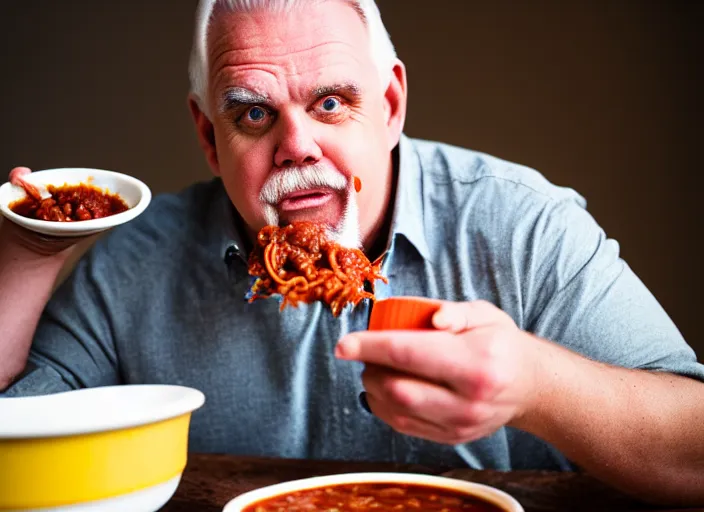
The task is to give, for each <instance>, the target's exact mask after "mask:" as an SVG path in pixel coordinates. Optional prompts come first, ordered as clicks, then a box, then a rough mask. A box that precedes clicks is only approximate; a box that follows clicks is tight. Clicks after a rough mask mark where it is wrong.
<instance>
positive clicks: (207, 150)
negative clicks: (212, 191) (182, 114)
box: [188, 94, 220, 176]
mask: <svg viewBox="0 0 704 512" xmlns="http://www.w3.org/2000/svg"><path fill="white" fill-rule="evenodd" d="M188 108H189V109H190V111H191V117H193V122H194V123H195V125H196V133H197V135H198V142H199V143H200V147H201V149H202V150H203V153H204V154H205V159H206V160H207V162H208V165H209V166H210V170H211V171H212V173H213V174H214V175H215V176H220V165H219V163H218V152H217V149H216V147H215V130H214V128H213V123H212V122H211V121H210V119H208V116H206V115H205V113H204V112H203V111H202V110H201V109H200V106H199V105H198V102H197V101H196V98H195V96H194V95H193V94H189V95H188Z"/></svg>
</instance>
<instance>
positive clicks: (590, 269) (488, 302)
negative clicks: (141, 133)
mask: <svg viewBox="0 0 704 512" xmlns="http://www.w3.org/2000/svg"><path fill="white" fill-rule="evenodd" d="M191 83H192V90H191V94H190V96H189V106H190V110H191V112H192V114H193V119H194V122H195V126H196V131H197V136H198V139H199V141H200V145H201V147H202V149H203V152H204V153H205V157H206V160H207V162H208V164H209V166H210V168H211V169H212V172H213V173H214V174H215V176H216V178H215V179H214V180H212V181H211V182H208V183H201V184H197V185H194V186H192V187H190V188H188V189H187V190H185V191H183V192H182V193H180V194H176V195H164V196H161V197H159V198H157V199H156V200H155V201H154V202H153V204H152V205H151V206H150V208H149V209H148V211H147V212H146V213H145V214H144V215H142V216H141V217H140V218H138V219H137V220H135V221H133V222H131V223H129V224H127V225H125V226H122V227H120V228H117V229H115V230H114V231H113V232H112V233H110V234H109V235H108V236H106V237H104V238H102V239H101V240H99V241H98V242H97V243H96V244H95V245H94V247H93V248H92V249H91V251H90V252H89V253H88V254H87V255H86V256H84V257H83V258H82V260H81V261H80V262H79V264H78V265H77V267H76V269H75V270H74V272H73V273H72V275H71V276H70V278H69V279H68V280H67V281H66V282H65V283H64V284H63V285H62V286H61V287H60V288H59V289H58V290H57V292H56V293H55V294H54V296H53V297H51V299H50V300H48V303H47V299H48V298H49V295H50V293H51V286H52V283H53V280H54V278H55V277H56V275H57V272H58V270H59V268H60V267H61V265H62V264H63V263H64V261H65V260H66V257H67V254H68V251H65V250H62V249H64V245H63V241H61V240H54V241H50V242H47V241H46V240H40V239H38V238H35V237H34V236H33V235H32V234H30V233H28V232H24V231H21V230H20V229H19V228H18V227H16V226H13V225H11V224H9V223H7V222H6V223H5V224H4V225H3V226H2V231H1V232H0V240H1V242H0V269H1V270H0V277H1V278H2V279H0V283H2V284H0V286H2V294H1V298H0V325H2V326H3V328H2V334H1V337H0V377H2V379H3V380H4V384H3V386H4V387H7V386H9V387H7V389H6V391H5V396H19V395H28V394H39V393H54V392H60V391H66V390H70V389H75V388H81V387H88V386H104V385H114V384H131V383H172V384H183V385H189V386H193V387H196V388H198V389H200V390H202V391H203V392H204V393H205V394H206V396H207V403H206V406H205V407H204V408H203V409H202V410H200V411H199V412H198V413H197V414H195V416H194V418H193V422H192V427H191V448H192V449H193V450H198V451H217V452H230V453H239V454H259V455H271V456H281V457H309V458H342V459H355V460H365V459H366V460H370V459H376V460H389V461H403V462H418V463H425V464H445V465H455V466H460V465H467V464H468V465H471V466H473V467H478V468H498V469H503V470H510V469H522V468H546V469H565V470H568V469H575V468H580V469H583V470H586V471H589V472H591V473H592V474H594V475H595V476H596V477H598V478H601V479H603V480H604V481H606V482H608V483H610V484H612V485H614V486H616V487H618V488H620V489H623V490H625V491H628V492H633V493H639V494H640V495H641V496H645V497H647V498H648V499H652V500H657V501H668V502H682V503H694V502H699V503H702V502H704V435H703V434H702V425H703V424H704V400H703V399H702V398H704V384H702V383H701V382H699V380H701V379H704V368H703V367H702V366H701V365H699V364H697V362H696V359H695V356H694V353H693V351H692V350H691V349H690V347H688V345H687V344H686V343H685V341H684V340H683V339H682V338H681V336H680V334H679V333H678V331H677V329H676V327H675V326H674V325H673V324H672V322H671V321H670V319H669V318H668V317H667V315H666V314H665V312H664V311H663V310H662V308H661V307H660V306H659V305H658V303H657V302H656V300H655V299H654V298H653V297H652V295H651V294H650V293H649V292H648V290H646V288H645V287H644V286H643V284H641V282H640V281H639V280H638V278H637V277H636V276H635V275H634V274H633V272H632V271H631V270H630V268H629V267H628V266H627V265H626V264H625V263H624V262H623V261H622V260H621V259H620V258H619V255H618V245H617V244H616V242H614V241H612V240H609V239H607V238H606V237H605V235H604V233H603V231H602V230H601V229H600V228H599V226H598V225H597V224H596V223H595V221H594V220H593V219H592V218H591V217H590V215H589V214H588V213H587V212H586V211H585V209H584V204H583V200H582V198H581V197H580V196H578V195H577V194H576V193H575V192H573V191H572V190H569V189H564V188H559V187H556V186H553V185H551V184H550V183H548V182H547V181H546V180H545V179H544V178H543V177H541V175H539V174H538V173H537V172H535V171H533V170H530V169H527V168H525V167H522V166H520V165H515V164H511V163H508V162H505V161H502V160H499V159H497V158H493V157H491V156H488V155H484V154H479V153H476V152H471V151H468V150H465V149H461V148H456V147H449V146H447V145H442V144H439V143H433V142H428V141H420V140H413V139H410V138H408V137H406V136H404V135H403V133H402V130H403V125H404V119H405V115H406V96H407V85H406V71H405V69H404V66H403V64H402V63H401V62H400V61H399V60H397V59H396V57H395V54H394V50H393V46H392V45H391V42H390V41H389V39H388V35H387V34H386V32H385V29H384V27H383V25H382V22H381V19H380V16H379V12H378V10H377V8H376V6H375V5H374V3H373V2H372V1H371V0H358V1H354V0H325V1H312V0H299V1H296V0H289V1H285V0H279V1H276V0H268V1H267V0H258V1H257V0H248V1H245V0H228V1H225V0H222V1H218V0H215V1H214V0H204V1H202V2H201V4H200V6H199V9H198V13H197V20H196V28H195V38H194V47H193V54H192V61H191ZM438 115H452V111H451V105H450V104H446V103H444V102H438ZM21 172H27V171H26V170H21V169H20V170H15V173H21ZM355 176H356V177H358V178H360V179H361V182H362V189H361V191H360V192H359V194H356V193H354V192H353V189H354V187H353V177H355ZM297 220H310V221H316V222H321V223H324V224H325V225H327V227H328V228H329V230H330V232H331V233H332V235H333V236H334V237H336V238H337V240H339V241H340V242H342V243H345V244H347V245H356V244H359V246H360V247H362V248H363V249H364V251H365V252H366V253H367V255H368V256H369V258H370V259H376V258H381V261H383V266H382V269H383V273H384V275H385V276H387V277H388V281H389V283H388V285H385V286H380V287H379V288H378V289H377V295H378V297H379V298H383V297H388V296H391V295H415V296H426V297H434V298H440V299H445V300H446V302H445V303H444V306H443V307H442V308H441V309H440V310H439V311H438V312H437V313H436V314H435V316H434V318H433V323H434V326H435V328H436V329H435V330H432V331H424V332H407V331H379V332H376V331H375V332H370V331H366V327H367V323H368V318H369V311H370V307H371V305H370V304H369V303H368V302H364V303H362V304H360V305H359V306H358V307H356V308H348V309H346V310H344V312H343V313H342V315H341V316H340V317H333V316H332V315H331V314H330V312H329V310H327V309H326V308H325V307H324V306H323V305H321V304H320V303H314V304H310V305H300V306H299V307H297V308H286V309H284V310H283V311H282V312H279V304H278V302H277V301H276V300H275V299H268V300H260V301H257V302H254V303H252V304H248V303H246V302H245V301H244V300H243V297H244V296H245V294H246V292H247V289H248V287H249V283H250V281H249V276H248V271H247V263H246V262H247V257H248V254H249V252H250V250H251V248H252V240H253V237H254V236H255V234H256V233H257V231H258V230H259V229H260V228H262V227H263V226H265V225H270V224H280V225H283V224H286V223H290V222H293V221H297ZM30 345H31V350H30ZM27 354H29V355H28V359H27ZM25 362H26V367H24V366H25ZM23 368H24V369H23ZM360 396H361V397H362V399H361V400H360ZM368 411H371V413H372V414H369V412H368Z"/></svg>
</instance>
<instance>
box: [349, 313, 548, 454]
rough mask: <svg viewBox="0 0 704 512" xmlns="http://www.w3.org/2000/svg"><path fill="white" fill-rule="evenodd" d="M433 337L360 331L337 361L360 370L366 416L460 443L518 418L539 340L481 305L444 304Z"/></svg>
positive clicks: (532, 384)
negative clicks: (357, 364)
mask: <svg viewBox="0 0 704 512" xmlns="http://www.w3.org/2000/svg"><path fill="white" fill-rule="evenodd" d="M433 325H434V327H435V329H436V330H424V331H394V330H384V331H365V332H355V333H352V334H349V335H347V336H345V337H344V338H342V339H341V340H340V342H339V343H338V345H337V348H336V355H337V357H339V358H341V359H348V360H356V361H361V362H363V363H365V370H364V372H363V374H362V381H363V384H364V387H365V389H366V391H367V400H368V403H369V406H370V408H371V410H372V412H373V413H374V414H375V415H376V416H378V417H379V418H381V419H382V420H383V421H385V422H386V423H388V424H389V425H390V426H391V427H393V428H394V429H395V430H397V431H399V432H402V433H404V434H408V435H412V436H416V437H422V438H425V439H429V440H432V441H436V442H440V443H446V444H459V443H465V442H468V441H472V440H475V439H478V438H481V437H485V436H487V435H490V434H491V433H493V432H494V431H496V430H497V429H499V428H500V427H502V426H503V425H506V424H510V423H511V422H513V421H516V420H518V419H520V418H521V417H522V416H523V415H524V414H526V413H527V412H529V410H530V408H531V406H532V403H533V402H534V401H535V400H536V399H537V396H538V389H537V385H538V384H537V383H538V379H537V378H536V375H537V369H538V368H539V364H538V353H539V350H538V348H539V345H540V341H539V340H538V339H537V338H535V337H533V336H532V335H530V334H528V333H526V332H524V331H521V330H520V329H519V328H518V327H517V326H516V324H515V323H514V322H513V320H512V319H511V317H510V316H508V315H507V314H506V313H504V312H503V311H501V310H500V309H499V308H497V307H496V306H494V305H492V304H490V303H488V302H484V301H476V302H464V303H453V302H447V303H445V304H443V305H442V306H441V307H440V309H439V310H438V311H437V312H436V313H435V315H434V316H433Z"/></svg>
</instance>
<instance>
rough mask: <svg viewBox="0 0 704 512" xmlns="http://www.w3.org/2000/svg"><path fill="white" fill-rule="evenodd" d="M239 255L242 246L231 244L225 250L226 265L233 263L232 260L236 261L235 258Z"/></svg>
mask: <svg viewBox="0 0 704 512" xmlns="http://www.w3.org/2000/svg"><path fill="white" fill-rule="evenodd" d="M239 256H240V248H239V247H237V246H236V245H235V244H232V245H230V246H229V247H228V248H227V250H226V251H225V265H228V266H229V265H232V262H233V261H235V258H238V257H239Z"/></svg>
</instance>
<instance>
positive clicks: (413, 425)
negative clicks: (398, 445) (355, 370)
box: [367, 392, 447, 443]
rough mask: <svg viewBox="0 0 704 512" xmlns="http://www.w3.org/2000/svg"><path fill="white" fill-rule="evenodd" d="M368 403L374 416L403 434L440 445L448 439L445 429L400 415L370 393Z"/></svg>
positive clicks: (422, 420) (419, 419)
mask: <svg viewBox="0 0 704 512" xmlns="http://www.w3.org/2000/svg"><path fill="white" fill-rule="evenodd" d="M367 403H368V404H369V408H370V409H371V411H372V413H373V414H374V416H376V417H377V418H379V419H380V420H381V421H383V422H384V423H386V424H387V425H389V426H390V427H391V428H393V429H394V430H396V431H397V432H400V433H401V434H406V435H409V436H414V437H420V438H423V439H428V440H430V441H435V442H440V443H441V442H443V439H445V438H446V437H447V433H446V432H445V430H444V428H443V427H441V426H439V425H435V424H433V423H431V422H429V421H426V420H424V419H421V418H414V417H411V416H407V415H403V414H400V413H399V412H397V411H394V410H393V409H392V408H391V407H389V405H388V404H387V403H385V402H383V401H381V400H379V399H377V398H376V397H375V396H374V395H373V394H371V393H370V392H368V393H367Z"/></svg>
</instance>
